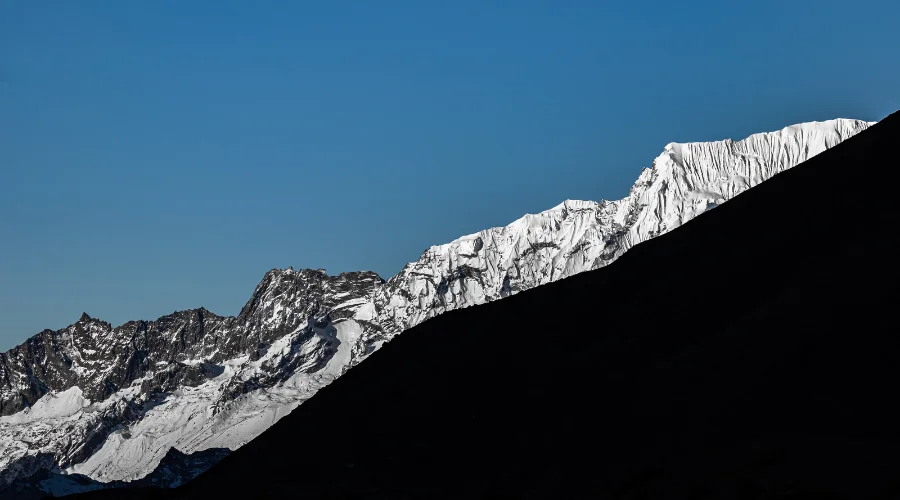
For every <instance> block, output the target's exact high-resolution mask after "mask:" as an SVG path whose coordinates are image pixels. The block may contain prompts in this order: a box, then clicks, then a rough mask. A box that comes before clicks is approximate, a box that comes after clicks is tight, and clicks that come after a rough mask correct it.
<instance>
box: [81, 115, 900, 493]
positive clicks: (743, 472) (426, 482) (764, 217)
mask: <svg viewBox="0 0 900 500" xmlns="http://www.w3.org/2000/svg"><path fill="white" fill-rule="evenodd" d="M898 145H900V116H898V115H897V114H895V115H892V116H890V117H888V118H886V119H885V120H884V121H882V122H881V123H879V124H877V125H875V126H874V127H872V128H871V129H869V130H868V131H866V132H863V133H862V134H860V135H858V136H856V137H854V138H852V139H849V140H847V141H846V142H845V143H843V144H841V145H839V146H837V147H835V148H833V149H831V150H829V151H826V152H825V153H823V154H821V155H819V156H817V157H815V158H813V159H811V160H810V161H808V162H806V163H805V164H802V165H800V166H798V167H796V168H794V169H792V170H789V171H787V172H784V173H782V174H779V175H777V176H776V177H775V178H774V179H772V180H770V181H767V182H765V183H763V184H761V185H759V186H757V187H755V188H753V189H752V190H750V191H748V192H747V193H745V194H742V195H740V196H738V197H736V198H735V199H733V200H731V201H729V202H728V203H726V204H724V205H722V206H720V207H717V208H716V209H715V210H713V211H711V212H709V213H706V214H703V215H701V216H699V217H698V218H696V219H695V220H693V221H691V222H689V223H687V224H685V225H684V226H683V227H681V228H680V229H678V230H676V231H673V232H671V233H669V234H666V235H663V236H660V237H658V238H656V239H654V240H651V241H649V242H646V243H642V244H640V245H638V246H637V247H635V248H634V249H633V250H631V251H630V252H628V253H626V254H625V255H624V256H623V257H621V258H620V259H619V260H618V261H617V262H615V263H613V264H612V265H610V266H608V267H606V268H603V269H600V270H597V271H592V272H588V273H585V274H581V275H577V276H574V277H572V278H568V279H565V280H563V281H560V282H556V283H550V284H547V285H544V286H542V287H540V288H537V289H534V290H530V291H526V292H523V293H521V294H519V295H516V296H513V297H510V298H507V299H505V300H503V301H499V302H495V303H491V304H487V305H483V306H477V307H471V308H468V309H464V310H460V311H456V312H452V313H448V314H446V315H442V316H440V317H437V318H435V319H432V320H429V321H427V322H425V323H424V324H422V325H420V326H417V327H415V328H413V329H412V330H410V331H408V332H407V333H405V334H404V335H402V336H400V337H399V338H397V339H396V340H394V341H392V342H391V343H390V344H387V345H386V346H385V347H384V348H383V350H382V351H381V352H378V353H376V354H375V355H374V356H372V358H371V359H369V360H368V361H367V362H365V363H362V364H361V365H359V366H358V367H356V368H355V369H353V370H351V371H349V372H348V373H347V374H345V375H344V376H343V377H341V378H340V379H338V380H337V381H336V382H334V383H333V384H332V385H330V386H329V387H326V388H325V389H323V390H322V391H320V392H319V393H318V394H317V395H316V396H314V397H313V398H312V399H311V400H309V401H308V402H306V403H305V404H303V405H302V406H300V407H299V408H298V409H297V410H295V411H294V412H293V413H292V414H290V415H289V416H287V417H285V418H284V419H282V420H281V421H279V422H278V423H277V424H276V425H274V426H273V427H271V428H270V429H269V430H267V431H266V432H265V433H263V434H262V435H261V436H259V437H258V438H256V439H255V440H253V441H251V442H250V443H248V444H247V445H245V446H244V447H242V448H240V449H239V450H237V451H235V452H234V453H233V454H231V455H230V456H228V457H227V458H225V459H224V460H223V461H222V462H221V463H219V464H218V465H216V466H215V467H213V468H212V469H210V470H209V471H208V472H206V473H204V474H202V475H201V476H199V477H198V478H197V479H196V480H195V481H193V482H191V483H190V484H188V485H186V486H183V487H181V488H179V489H176V490H173V491H170V492H159V493H158V494H159V495H161V496H167V497H168V496H177V497H178V498H267V497H270V496H285V497H292V498H313V497H315V498H320V497H332V498H335V497H336V498H345V497H355V498H404V497H419V498H436V497H440V498H447V497H453V498H488V497H489V498H497V497H516V498H532V497H533V498H566V497H572V496H594V497H599V498H623V499H624V498H653V499H659V498H673V499H680V498H684V499H688V498H693V499H700V498H726V497H727V498H897V497H900V454H897V453H896V450H897V449H900V425H898V422H900V405H898V403H897V396H896V391H895V388H896V386H897V381H898V380H900V377H898V372H900V335H898V332H900V328H898V327H897V322H898V320H897V315H896V313H895V312H894V311H895V307H896V305H897V299H898V298H900V293H898V292H900V265H898V255H900V242H898V238H897V236H898V234H897V233H898V227H900V223H898V216H900V210H898V207H897V205H898V201H897V199H896V195H897V193H896V191H897V186H900V172H898V167H900V165H898V163H900V162H898V160H897V158H900V153H898V148H897V146H898ZM121 493H122V492H116V491H112V492H107V493H106V494H105V495H106V496H107V497H109V498H113V496H109V495H119V496H121ZM102 495H103V494H101V495H97V496H90V495H89V497H97V498H99V497H101V496H102ZM879 495H880V496H879Z"/></svg>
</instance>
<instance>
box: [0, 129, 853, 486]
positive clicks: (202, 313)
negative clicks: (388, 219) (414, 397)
mask: <svg viewBox="0 0 900 500" xmlns="http://www.w3.org/2000/svg"><path fill="white" fill-rule="evenodd" d="M870 125H871V123H867V122H862V121H856V120H831V121H827V122H814V123H806V124H800V125H794V126H791V127H787V128H785V129H783V130H781V131H778V132H772V133H765V134H756V135H753V136H750V137H749V138H747V139H745V140H742V141H737V142H736V141H731V140H726V141H718V142H710V143H689V144H675V143H672V144H669V145H667V146H666V148H665V150H664V151H663V153H662V154H661V155H660V156H659V157H657V158H656V159H655V160H654V161H653V164H652V166H651V167H650V168H647V169H644V170H643V172H642V173H641V174H640V176H639V177H638V180H637V181H636V182H635V184H634V186H633V187H632V188H631V190H630V192H629V194H628V196H627V197H625V198H623V199H621V200H616V201H606V200H603V201H600V202H592V201H572V200H569V201H565V202H563V203H561V204H560V205H558V206H556V207H554V208H552V209H550V210H547V211H544V212H541V213H539V214H529V215H526V216H524V217H522V218H521V219H519V220H517V221H515V222H513V223H512V224H510V225H508V226H506V227H502V228H491V229H487V230H484V231H481V232H479V233H476V234H472V235H468V236H464V237H462V238H459V239H457V240H454V241H452V242H450V243H448V244H444V245H439V246H434V247H431V248H429V249H428V250H426V251H425V253H423V255H422V257H421V258H420V259H419V260H417V261H416V262H413V263H410V264H408V265H407V266H405V267H404V268H403V270H402V271H401V272H400V273H399V274H397V275H396V276H394V277H392V278H391V279H390V280H388V281H387V282H384V281H383V280H382V279H381V278H380V277H378V276H377V275H376V274H374V273H368V272H358V273H343V274H341V275H339V276H328V275H327V274H326V273H325V272H324V271H322V270H300V271H294V270H293V269H287V270H277V269H275V270H272V271H270V272H268V273H267V274H266V275H265V276H264V277H263V280H262V281H261V282H260V284H259V285H258V286H257V288H256V290H255V291H254V293H253V295H252V297H251V298H250V300H249V301H248V302H247V304H246V305H245V306H244V308H243V309H242V310H241V312H240V313H239V314H238V315H237V316H236V317H222V316H217V315H215V314H213V313H211V312H209V311H206V310H205V309H202V308H201V309H193V310H187V311H181V312H176V313H173V314H171V315H168V316H164V317H162V318H159V319H158V320H156V321H133V322H129V323H126V324H124V325H122V326H119V327H116V328H113V327H112V326H111V325H110V324H108V323H105V322H103V321H100V320H97V319H94V318H91V317H90V316H88V315H86V314H85V315H83V316H82V317H81V319H80V320H79V321H78V322H76V323H75V324H73V325H72V326H70V327H68V328H65V329H63V330H59V331H50V330H45V331H43V332H41V333H39V334H37V335H35V336H34V337H32V338H31V339H29V340H28V341H26V342H25V343H24V344H22V345H21V346H18V347H16V348H14V349H12V350H10V351H8V352H6V353H3V354H0V414H2V415H3V416H2V417H0V471H2V472H0V483H4V484H9V483H11V482H12V481H14V480H15V479H16V478H24V477H29V476H31V475H32V474H34V473H36V472H38V471H40V470H43V469H54V470H59V471H60V472H67V473H78V474H84V475H85V476H87V477H90V478H92V479H94V480H99V481H104V482H109V481H117V480H124V481H130V480H136V479H139V478H142V477H144V476H146V475H148V474H149V473H150V472H151V471H153V470H155V469H156V468H157V467H158V465H159V464H160V461H161V460H162V459H163V457H165V456H166V455H167V453H170V450H173V449H174V450H175V451H177V452H178V453H185V454H191V453H196V452H199V451H202V450H207V449H215V448H222V449H236V448H237V447H240V446H241V445H242V444H243V443H245V442H247V441H248V440H250V439H252V438H253V437H255V436H256V435H258V434H259V433H261V432H262V431H263V430H265V429H266V428H267V427H268V426H270V425H271V424H272V423H274V422H275V421H277V420H278V419H280V418H281V417H282V416H284V415H285V414H287V413H288V412H290V411H291V410H292V409H293V408H295V407H296V406H297V405H299V404H300V403H302V402H303V401H304V400H306V399H307V398H309V397H310V396H311V395H312V394H314V393H315V391H317V390H318V389H319V388H321V387H323V386H324V385H327V384H328V383H329V382H330V381H331V380H333V379H334V378H335V377H337V376H340V375H341V374H342V373H343V372H344V371H345V370H347V369H348V368H349V367H351V366H353V365H355V364H357V363H359V362H360V361H362V360H363V359H365V358H366V357H367V356H369V355H370V354H371V353H373V352H374V351H376V350H377V349H378V348H379V347H380V346H381V345H382V344H383V343H384V342H387V341H389V340H390V339H391V338H393V336H395V335H397V334H399V333H400V332H402V331H404V330H406V329H408V328H410V327H412V326H415V325H416V324H419V323H421V322H422V321H425V320H427V319H428V318H430V317H433V316H436V315H438V314H442V313H444V312H446V311H450V310H453V309H458V308H461V307H468V306H471V305H477V304H481V303H485V302H489V301H493V300H498V299H502V298H504V297H507V296H509V295H512V294H515V293H517V292H519V291H522V290H526V289H529V288H533V287H535V286H539V285H541V284H544V283H548V282H550V281H554V280H558V279H562V278H565V277H567V276H571V275H574V274H577V273H580V272H583V271H587V270H591V269H596V268H599V267H602V266H605V265H607V264H608V263H610V262H612V261H614V260H615V259H616V258H618V257H619V256H621V255H622V254H623V253H624V252H626V251H627V250H628V249H630V248H631V247H633V246H634V245H636V244H638V243H640V242H642V241H645V240H647V239H650V238H653V237H654V236H657V235H659V234H662V233H665V232H667V231H670V230H672V229H675V228H677V227H678V226H679V225H681V224H683V223H685V222H687V221H689V220H690V219H692V218H694V217H696V216H697V215H699V214H701V213H703V212H704V211H706V210H709V209H711V208H713V207H715V206H717V205H718V204H721V203H724V202H725V201H727V200H729V199H731V198H732V197H734V196H736V195H738V194H740V193H741V192H743V191H745V190H747V189H749V188H751V187H753V186H755V185H756V184H758V183H760V182H763V181H765V180H766V179H768V178H771V177H772V176H774V175H776V174H778V173H779V172H782V171H784V170H786V169H788V168H791V167H793V166H795V165H797V164H799V163H801V162H803V161H805V160H806V159H808V158H810V157H812V156H814V155H816V154H818V153H821V152H822V151H824V150H826V149H828V148H830V147H832V146H834V145H836V144H838V143H840V142H841V141H843V140H845V139H847V138H849V137H851V136H853V135H855V134H857V133H859V132H861V131H863V130H865V129H866V128H867V127H868V126H870ZM610 293H614V291H610ZM332 431H334V432H340V430H339V429H335V430H332ZM204 464H206V465H209V461H208V460H207V461H206V462H204ZM179 470H181V471H187V472H178V473H177V474H181V475H184V476H185V477H184V478H182V479H179V481H181V480H186V479H189V477H188V476H190V474H195V473H196V472H197V471H198V470H202V467H199V468H198V467H194V468H192V467H187V466H186V467H183V468H181V469H179Z"/></svg>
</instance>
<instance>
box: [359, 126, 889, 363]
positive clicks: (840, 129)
mask: <svg viewBox="0 0 900 500" xmlns="http://www.w3.org/2000/svg"><path fill="white" fill-rule="evenodd" d="M871 125H873V123H871V122H863V121H859V120H845V119H838V120H829V121H825V122H812V123H804V124H799V125H793V126H790V127H786V128H784V129H782V130H780V131H777V132H770V133H762V134H755V135H752V136H750V137H748V138H746V139H744V140H742V141H737V142H735V141H733V140H730V139H729V140H724V141H717V142H698V143H688V144H677V143H670V144H668V145H667V146H666V147H665V150H664V151H663V153H662V154H661V155H659V156H658V157H657V158H656V159H655V160H654V161H653V164H652V166H651V167H650V168H647V169H644V170H643V172H641V174H640V176H639V177H638V179H637V181H636V182H635V184H634V185H633V186H632V188H631V190H630V192H629V194H628V196H627V197H625V198H624V199H621V200H617V201H606V200H604V201H600V202H599V203H595V202H592V201H572V200H569V201H565V202H563V203H562V204H560V205H558V206H556V207H554V208H552V209H550V210H547V211H544V212H541V213H539V214H535V215H526V216H524V217H522V218H521V219H519V220H517V221H515V222H513V223H512V224H510V225H508V226H506V227H501V228H492V229H487V230H484V231H481V232H479V233H476V234H472V235H469V236H464V237H462V238H459V239H457V240H454V241H452V242H450V243H448V244H445V245H440V246H433V247H431V248H429V249H428V250H426V251H425V253H424V254H423V255H422V257H421V258H420V259H419V260H418V261H416V262H413V263H411V264H409V265H407V266H406V267H404V268H403V270H402V271H400V273H399V274H398V275H396V276H394V277H393V278H391V279H390V280H388V282H387V284H386V285H385V286H383V287H380V288H379V289H378V290H377V291H376V292H375V297H374V298H373V302H374V304H373V305H374V307H373V309H374V310H375V311H376V315H375V319H374V322H375V323H376V324H377V325H378V328H377V329H373V330H370V331H368V332H367V335H364V336H363V340H364V343H365V345H366V346H372V345H374V344H375V342H379V341H380V342H383V341H386V340H389V339H390V338H391V337H392V336H393V335H396V334H397V333H399V332H401V331H403V330H405V329H407V328H410V327H412V326H414V325H416V324H418V323H421V322H422V321H424V320H426V319H428V318H430V317H433V316H435V315H437V314H441V313H443V312H445V311H448V310H452V309H457V308H460V307H467V306H470V305H474V304H481V303H484V302H489V301H492V300H497V299H500V298H503V297H506V296H508V295H512V294H515V293H517V292H519V291H521V290H527V289H529V288H533V287H535V286H538V285H541V284H544V283H547V282H550V281H554V280H557V279H561V278H565V277H567V276H571V275H573V274H577V273H580V272H583V271H587V270H591V269H597V268H599V267H603V266H605V265H607V264H609V263H610V262H612V261H613V260H615V259H616V258H618V257H619V256H621V255H622V254H623V253H624V252H626V251H627V250H628V249H630V248H631V247H633V246H634V245H636V244H638V243H640V242H642V241H646V240H648V239H650V238H653V237H654V236H658V235H660V234H663V233H665V232H667V231H670V230H672V229H675V228H677V227H678V226H680V225H681V224H684V223H685V222H687V221H689V220H690V219H692V218H694V217H696V216H698V215H700V214H701V213H703V212H705V211H706V210H709V209H711V208H713V207H715V206H717V205H720V204H722V203H724V202H725V201H727V200H729V199H731V198H733V197H735V196H737V195H738V194H740V193H742V192H744V191H746V190H747V189H750V188H751V187H753V186H755V185H757V184H759V183H760V182H763V181H764V180H766V179H769V178H771V177H772V176H774V175H776V174H778V173H780V172H783V171H784V170H787V169H789V168H791V167H794V166H796V165H797V164H799V163H802V162H804V161H806V160H807V159H809V158H811V157H813V156H815V155H817V154H819V153H821V152H823V151H825V150H826V149H828V148H831V147H833V146H835V145H837V144H838V143H840V142H841V141H843V140H845V139H847V138H849V137H852V136H853V135H856V134H858V133H859V132H862V131H863V130H865V129H866V128H868V127H869V126H871ZM369 351H371V347H368V348H366V347H365V346H360V348H359V349H358V352H357V355H358V356H360V357H362V356H364V355H365V353H366V352H369Z"/></svg>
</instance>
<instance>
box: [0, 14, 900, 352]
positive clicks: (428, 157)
mask: <svg viewBox="0 0 900 500" xmlns="http://www.w3.org/2000/svg"><path fill="white" fill-rule="evenodd" d="M898 4H900V2H896V1H877V2H875V1H855V2H833V1H828V0H824V1H823V0H815V1H812V0H792V1H783V0H779V1H754V2H741V3H739V4H738V3H735V2H721V1H718V0H717V1H695V2H671V1H665V2H663V1H643V2H642V1H632V2H601V1H597V0H584V1H560V0H553V1H543V2H537V1H527V0H514V1H503V2H501V1H485V0H475V1H461V0H457V1H454V2H436V1H423V0H410V1H390V0H385V1H378V2H376V1H371V0H365V1H331V2H304V1H296V2H264V1H252V2H250V1H222V0H217V1H200V0H192V1H181V0H179V1H161V0H158V1H154V2H122V1H112V0H110V1H105V2H95V1H89V0H81V1H77V2H72V1H42V2H33V1H11V0H10V1H5V2H2V3H0V349H6V348H9V347H11V346H13V345H15V344H17V343H19V342H21V341H23V340H24V339H25V338H26V337H28V336H30V335H32V334H34V333H37V332H38V331H40V330H41V329H43V328H53V329H57V328H62V327H64V326H66V325H68V324H70V323H72V322H74V321H75V320H77V319H78V316H79V315H80V314H81V312H82V311H87V312H88V313H89V314H91V315H93V316H96V317H100V318H103V319H106V320H108V321H110V322H112V323H113V324H116V325H117V324H120V323H122V322H124V321H127V320H130V319H154V318H156V317H158V316H161V315H163V314H167V313H170V312H172V311H174V310H180V309H187V308H192V307H199V306H205V307H207V308H208V309H210V310H212V311H214V312H217V313H219V314H236V313H237V312H238V311H239V309H240V307H241V306H242V305H243V304H244V302H245V301H246V300H247V299H248V298H249V296H250V294H251V293H252V291H253V288H254V286H255V285H256V284H257V282H258V281H259V279H260V278H261V277H262V275H263V273H265V271H267V270H268V269H270V268H273V267H287V266H290V265H293V266H294V267H295V268H297V267H313V268H318V267H324V268H326V269H327V270H328V271H329V273H335V274H336V273H338V272H341V271H349V270H358V269H370V270H374V271H377V272H378V273H380V274H381V275H382V276H384V277H385V278H387V277H389V276H390V275H392V274H394V273H396V272H397V271H398V270H399V269H400V268H401V267H402V266H403V264H404V263H406V262H408V261H410V260H414V259H416V258H417V257H418V256H419V254H420V253H421V252H422V251H423V250H424V249H425V248H427V247H428V246H429V245H431V244H439V243H443V242H446V241H449V240H451V239H454V238H456V237H457V236H460V235H463V234H468V233H471V232H475V231H477V230H480V229H482V228H486V227H490V226H497V225H504V224H506V223H508V222H510V221H512V220H514V219H515V218H517V217H519V216H521V215H522V214H524V213H526V212H537V211H540V210H543V209H546V208H549V207H551V206H553V205H556V204H557V203H559V202H560V201H562V200H563V199H566V198H575V199H593V200H598V199H601V198H618V197H622V196H624V195H625V194H626V193H627V190H628V188H629V186H630V185H631V183H632V181H633V180H634V179H635V178H636V177H637V175H638V173H639V172H640V169H641V168H642V167H646V166H649V164H650V161H651V160H652V159H653V158H654V157H655V156H657V155H658V154H659V152H660V151H661V150H662V148H663V146H664V145H665V144H666V143H668V142H671V141H701V140H716V139H723V138H727V137H732V138H741V137H744V136H746V135H748V134H750V133H753V132H760V131H768V130H775V129H779V128H781V127H783V126H786V125H789V124H791V123H796V122H800V121H809V120H821V119H828V118H833V117H853V118H862V119H869V120H877V119H881V118H883V117H884V116H885V115H887V114H888V113H890V112H892V111H894V110H895V109H896V108H898V107H900V55H898V49H900V30H898V29H897V26H896V23H897V20H898V19H900V6H898Z"/></svg>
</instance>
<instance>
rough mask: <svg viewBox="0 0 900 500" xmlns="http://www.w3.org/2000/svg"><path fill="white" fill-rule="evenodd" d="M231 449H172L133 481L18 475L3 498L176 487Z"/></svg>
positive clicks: (49, 470) (42, 472) (53, 474)
mask: <svg viewBox="0 0 900 500" xmlns="http://www.w3.org/2000/svg"><path fill="white" fill-rule="evenodd" d="M230 452H231V450H228V449H227V448H209V449H206V450H203V451H198V452H196V453H193V454H190V455H185V454H184V453H181V452H180V451H178V450H176V449H175V448H171V449H169V451H168V452H167V453H166V455H165V456H164V457H163V458H162V460H160V462H159V465H157V466H156V468H155V469H154V470H153V472H151V473H150V474H148V475H146V476H144V477H142V478H140V479H137V480H134V481H111V482H108V483H104V482H101V481H97V480H94V479H91V478H89V477H87V476H85V475H82V474H63V473H60V472H58V471H56V470H53V469H52V468H46V469H40V470H39V471H37V472H36V473H34V474H32V475H31V476H29V477H27V478H24V477H20V478H16V479H15V480H13V481H12V482H11V483H10V484H8V485H5V486H3V487H2V488H0V499H2V500H30V499H39V498H55V497H61V496H67V495H72V494H75V493H84V492H88V491H96V490H105V489H123V488H129V489H145V488H177V487H178V486H181V485H182V484H183V483H184V482H185V480H190V479H193V478H194V477H196V476H197V475H199V474H200V473H201V472H203V471H205V470H207V469H209V468H210V467H212V466H213V465H215V464H216V463H217V462H219V461H220V460H222V459H223V458H225V456H227V455H228V454H229V453H230Z"/></svg>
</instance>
